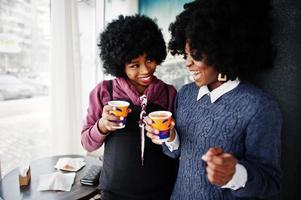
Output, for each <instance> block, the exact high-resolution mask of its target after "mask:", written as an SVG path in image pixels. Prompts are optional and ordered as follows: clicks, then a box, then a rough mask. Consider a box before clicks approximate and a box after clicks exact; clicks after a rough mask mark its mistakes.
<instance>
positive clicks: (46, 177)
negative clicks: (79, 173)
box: [38, 172, 75, 191]
mask: <svg viewBox="0 0 301 200" xmlns="http://www.w3.org/2000/svg"><path fill="white" fill-rule="evenodd" d="M74 178H75V173H74V172H71V173H66V174H63V173H62V172H54V173H51V174H43V175H40V177H39V185H38V190H39V191H45V190H60V191H70V190H71V187H72V184H73V182H74Z"/></svg>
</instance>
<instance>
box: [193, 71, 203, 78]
mask: <svg viewBox="0 0 301 200" xmlns="http://www.w3.org/2000/svg"><path fill="white" fill-rule="evenodd" d="M190 74H191V76H192V77H193V79H194V80H198V79H200V78H201V77H202V73H201V72H200V71H190Z"/></svg>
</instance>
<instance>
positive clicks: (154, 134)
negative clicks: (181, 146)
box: [144, 116, 176, 145]
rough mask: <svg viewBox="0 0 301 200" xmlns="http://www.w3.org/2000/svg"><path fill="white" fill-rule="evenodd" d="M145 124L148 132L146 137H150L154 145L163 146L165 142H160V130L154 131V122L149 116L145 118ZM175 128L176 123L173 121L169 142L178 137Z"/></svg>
mask: <svg viewBox="0 0 301 200" xmlns="http://www.w3.org/2000/svg"><path fill="white" fill-rule="evenodd" d="M144 122H145V123H146V126H145V130H146V131H147V133H146V136H147V137H149V138H150V139H151V140H152V142H153V143H154V144H158V145H161V144H162V143H163V142H162V141H161V140H160V137H159V136H158V135H159V130H157V129H154V128H153V127H152V120H151V119H150V118H149V117H148V116H146V117H145V118H144ZM174 126H175V122H174V121H172V122H171V126H170V137H169V142H171V141H173V140H174V139H175V137H176V134H175V129H174Z"/></svg>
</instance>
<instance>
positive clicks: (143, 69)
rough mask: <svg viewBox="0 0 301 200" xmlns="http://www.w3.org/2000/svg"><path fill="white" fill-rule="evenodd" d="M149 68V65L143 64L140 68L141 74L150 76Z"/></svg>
mask: <svg viewBox="0 0 301 200" xmlns="http://www.w3.org/2000/svg"><path fill="white" fill-rule="evenodd" d="M148 72H149V68H148V66H147V63H143V64H141V66H140V74H148Z"/></svg>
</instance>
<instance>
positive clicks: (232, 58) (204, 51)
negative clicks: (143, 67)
mask: <svg viewBox="0 0 301 200" xmlns="http://www.w3.org/2000/svg"><path fill="white" fill-rule="evenodd" d="M270 13H271V4H270V1H269V0H264V1H261V0H196V1H194V2H191V3H188V4H185V5H184V11H183V12H182V13H180V14H179V15H178V16H177V17H176V20H175V22H173V23H171V24H170V26H169V31H170V32H171V39H170V41H169V43H168V48H169V50H170V52H171V54H172V55H175V54H185V43H186V41H187V42H188V44H189V46H190V49H191V55H192V56H193V58H194V59H196V60H202V59H203V57H202V55H203V56H204V55H205V58H204V61H206V62H207V64H209V65H212V66H213V67H214V68H215V69H216V70H217V71H218V72H219V73H222V74H224V75H227V77H228V79H231V80H234V79H235V78H236V77H239V78H240V79H245V78H246V77H247V76H249V75H250V73H254V72H257V71H258V70H263V69H267V68H270V67H272V66H273V60H274V56H275V49H274V47H273V45H272V28H271V23H272V18H271V16H270Z"/></svg>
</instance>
